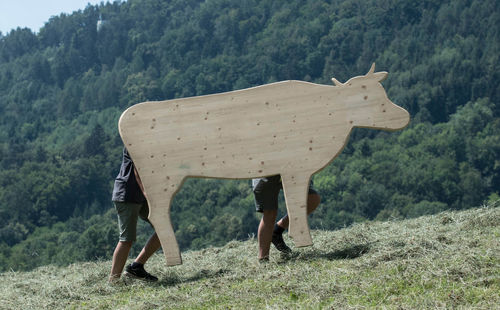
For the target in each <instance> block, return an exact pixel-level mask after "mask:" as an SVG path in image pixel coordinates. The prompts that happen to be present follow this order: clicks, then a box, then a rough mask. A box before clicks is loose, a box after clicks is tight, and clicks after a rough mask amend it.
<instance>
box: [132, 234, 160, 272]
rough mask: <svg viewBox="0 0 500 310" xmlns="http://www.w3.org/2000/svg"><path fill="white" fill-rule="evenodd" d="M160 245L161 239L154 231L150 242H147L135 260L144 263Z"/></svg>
mask: <svg viewBox="0 0 500 310" xmlns="http://www.w3.org/2000/svg"><path fill="white" fill-rule="evenodd" d="M160 247H161V244H160V239H159V238H158V235H157V234H156V233H154V234H153V235H151V237H150V238H149V240H148V242H146V245H145V246H144V247H143V248H142V250H141V253H139V255H138V256H137V258H136V259H135V262H136V263H140V264H143V265H144V264H145V263H146V262H147V261H148V259H149V258H150V257H151V255H153V254H154V253H155V252H156V251H158V249H159V248H160Z"/></svg>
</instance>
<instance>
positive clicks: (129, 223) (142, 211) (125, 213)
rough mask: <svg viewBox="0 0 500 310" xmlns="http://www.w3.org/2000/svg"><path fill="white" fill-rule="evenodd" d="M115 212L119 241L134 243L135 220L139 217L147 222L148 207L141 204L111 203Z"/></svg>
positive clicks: (135, 233) (145, 203)
mask: <svg viewBox="0 0 500 310" xmlns="http://www.w3.org/2000/svg"><path fill="white" fill-rule="evenodd" d="M113 203H114V205H115V209H116V212H118V228H119V229H120V239H119V240H120V241H132V242H133V241H135V239H136V235H137V219H138V218H139V217H141V219H143V220H144V221H146V222H148V223H150V222H149V220H148V215H149V207H148V203H147V202H146V201H145V202H143V203H133V202H119V201H113Z"/></svg>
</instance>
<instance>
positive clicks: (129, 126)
mask: <svg viewBox="0 0 500 310" xmlns="http://www.w3.org/2000/svg"><path fill="white" fill-rule="evenodd" d="M386 76H387V73H386V72H377V73H375V72H374V65H373V66H372V68H371V69H370V71H369V72H368V73H367V74H366V75H364V76H358V77H354V78H352V79H350V80H349V81H347V82H346V83H340V82H338V81H337V80H335V79H332V80H333V81H334V84H335V85H319V84H313V83H308V82H303V81H283V82H278V83H272V84H267V85H262V86H258V87H254V88H249V89H243V90H237V91H232V92H226V93H220V94H214V95H207V96H199V97H191V98H182V99H174V100H166V101H156V102H144V103H140V104H137V105H134V106H132V107H130V108H129V109H127V110H126V111H125V112H124V113H123V114H122V116H121V118H120V121H119V130H120V135H121V137H122V139H123V141H124V143H125V146H126V147H127V149H128V151H129V153H130V155H131V157H132V159H133V161H134V163H135V165H136V167H137V169H138V171H139V175H140V177H141V179H142V182H143V184H144V188H145V191H146V197H147V200H148V203H149V205H150V215H149V219H150V221H151V222H152V223H153V225H154V227H155V229H156V231H157V233H158V235H159V237H160V241H161V244H162V247H163V251H164V253H165V256H166V259H167V264H168V265H175V264H180V263H181V262H182V261H181V256H180V252H179V249H178V245H177V241H176V239H175V236H174V233H173V229H172V225H171V222H170V202H171V200H172V197H173V195H174V194H175V192H176V191H178V190H179V187H180V186H181V185H182V182H183V180H184V179H185V178H186V177H188V176H189V177H211V178H227V179H247V178H256V177H264V176H271V175H275V174H281V176H282V180H283V186H284V192H285V199H286V205H287V210H288V214H289V217H290V227H289V234H290V236H291V237H292V238H293V240H294V242H295V245H296V246H307V245H310V244H312V240H311V237H310V234H309V226H308V223H307V216H306V202H307V189H308V183H309V179H310V177H311V175H312V174H313V173H315V172H317V171H318V170H320V169H322V168H323V167H325V166H326V165H327V164H329V163H330V162H331V161H332V160H333V159H334V158H335V157H336V156H337V155H338V154H339V152H340V151H341V150H342V148H343V147H344V146H345V144H346V142H347V139H348V137H349V133H350V132H351V130H352V128H354V127H366V128H374V129H382V130H398V129H401V128H404V127H405V126H406V125H407V124H408V122H409V114H408V112H407V111H406V110H404V109H403V108H401V107H399V106H397V105H395V104H394V103H392V102H391V101H390V100H389V99H388V98H387V95H386V93H385V91H384V89H383V87H382V85H381V84H380V81H381V80H383V79H384V78H385V77H386Z"/></svg>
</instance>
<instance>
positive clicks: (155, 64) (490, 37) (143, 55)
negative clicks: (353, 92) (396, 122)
mask: <svg viewBox="0 0 500 310" xmlns="http://www.w3.org/2000/svg"><path fill="white" fill-rule="evenodd" d="M499 5H500V4H499V2H498V1H496V0H481V1H479V0H454V1H452V0H446V1H435V0H424V1H410V0H402V1H387V0H370V1H361V0H343V1H341V0H307V1H304V0H302V1H299V0H292V1H271V0H242V1H230V0H207V1H201V0H182V1H181V0H170V1H161V0H128V1H127V2H120V1H116V2H112V3H110V2H108V3H101V4H100V5H88V6H87V7H86V8H85V9H84V10H80V11H76V12H73V13H72V14H61V15H59V16H54V17H52V18H51V19H50V20H49V21H48V22H47V23H46V24H45V26H44V27H42V28H41V30H40V32H39V33H33V32H32V31H31V30H30V29H27V28H24V29H21V28H18V29H15V30H12V31H10V32H9V33H7V34H4V35H0V115H2V117H1V118H0V167H1V169H0V270H6V269H9V268H13V269H29V268H33V267H35V266H38V265H41V264H48V263H57V264H67V263H70V262H73V261H75V260H89V259H95V258H99V257H111V253H112V249H113V247H114V245H115V242H116V240H117V239H116V230H117V228H116V220H115V218H114V216H113V212H114V210H112V204H111V201H110V199H111V190H112V184H113V180H114V177H115V176H116V174H117V173H118V169H119V165H120V159H121V158H120V156H121V148H122V143H121V140H120V138H119V136H118V132H117V122H118V118H119V116H120V114H121V112H122V111H123V110H124V109H126V108H127V107H129V106H131V105H133V104H136V103H139V102H142V101H146V100H165V99H172V98H179V97H186V96H195V95H205V94H211V93H218V92H224V91H230V90H235V89H241V88H246V87H251V86H256V85H261V84H265V83H269V82H274V81H280V80H288V79H297V80H305V81H311V82H315V83H321V84H330V83H331V81H330V79H331V78H332V77H335V78H336V79H338V80H340V81H346V80H347V79H349V78H350V77H352V76H355V75H361V74H364V73H366V72H367V71H368V69H369V67H370V65H371V63H372V62H376V64H377V70H378V71H379V70H380V71H381V70H384V71H388V72H389V76H388V79H387V80H386V81H384V82H383V85H384V88H385V89H386V91H387V94H388V96H389V98H390V99H391V100H392V101H393V102H395V103H396V104H398V105H400V106H402V107H404V108H406V109H407V110H408V111H409V112H410V114H411V117H412V121H411V125H410V126H409V127H408V128H407V129H405V130H404V131H402V132H399V133H385V132H378V131H373V130H366V129H355V130H354V132H353V133H352V136H351V140H350V142H349V143H348V145H347V147H346V148H345V149H344V151H343V153H342V154H341V155H340V156H339V157H338V158H337V159H336V160H335V161H334V162H333V163H332V164H330V165H329V166H327V167H326V168H325V169H324V170H323V171H321V172H320V173H318V174H317V175H315V176H314V178H313V179H314V184H315V187H316V189H317V190H318V191H319V193H320V194H321V196H322V205H321V206H320V207H319V208H318V210H317V211H316V212H315V213H314V215H312V216H311V217H310V224H311V227H312V228H322V229H337V228H340V227H343V226H345V225H349V224H351V223H353V222H358V221H364V220H373V219H377V220H385V219H391V218H403V217H416V216H419V215H423V214H433V213H436V212H440V211H442V210H445V209H465V208H470V207H476V206H478V205H481V204H482V203H484V202H485V201H488V200H491V199H498V188H500V175H499V172H500V161H499V158H500V120H499V113H500V108H499V107H500V83H499V81H500V62H499V58H500V32H499V31H498V25H499V24H500V8H499ZM100 16H101V17H102V20H101V22H100V24H99V27H97V23H98V21H99V17H100ZM280 205H281V207H280V208H281V211H282V212H283V211H284V208H283V200H282V199H281V200H280ZM172 219H173V221H174V226H175V230H176V235H177V238H178V241H179V243H180V246H181V248H182V249H198V248H202V247H206V246H210V245H221V244H223V243H225V242H227V241H228V240H231V239H243V238H247V237H248V236H249V235H250V236H251V235H252V234H255V232H256V229H257V223H258V220H259V217H258V215H257V214H255V212H254V207H253V196H252V192H251V187H250V182H249V181H234V180H213V179H189V180H188V181H187V182H186V183H185V184H184V186H183V187H182V189H181V190H180V192H178V194H177V195H176V197H175V199H174V202H173V207H172ZM141 229H142V230H143V231H148V230H150V228H148V227H147V226H146V225H144V226H141ZM136 250H138V249H136Z"/></svg>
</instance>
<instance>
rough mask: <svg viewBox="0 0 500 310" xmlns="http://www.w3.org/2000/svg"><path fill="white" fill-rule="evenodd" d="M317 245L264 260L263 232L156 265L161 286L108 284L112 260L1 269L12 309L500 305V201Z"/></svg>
mask: <svg viewBox="0 0 500 310" xmlns="http://www.w3.org/2000/svg"><path fill="white" fill-rule="evenodd" d="M312 233H313V240H314V246H312V247H308V248H303V249H296V250H295V252H296V254H295V255H294V256H293V257H290V258H283V257H279V255H278V253H277V252H276V251H273V252H272V253H271V255H272V257H273V258H272V259H271V261H270V262H269V263H267V264H259V263H258V262H257V260H256V250H257V249H256V247H257V244H256V240H255V239H251V240H248V241H245V242H236V241H233V242H230V243H228V244H227V245H225V246H224V247H221V248H209V249H205V250H201V251H190V252H186V253H183V259H184V264H183V265H180V266H176V267H170V268H167V267H165V265H164V263H165V261H164V258H163V256H162V255H161V254H157V255H155V256H154V257H153V258H152V260H151V261H150V262H149V263H148V269H149V270H150V271H151V272H152V273H154V274H156V275H158V276H159V278H160V281H159V283H156V284H150V283H143V282H140V281H132V280H130V279H123V280H121V281H120V282H119V283H117V284H115V285H110V284H108V283H107V281H106V280H107V275H108V272H109V267H110V262H109V261H100V262H92V263H83V264H74V265H71V266H69V267H65V268H59V267H54V266H46V267H40V268H38V269H35V270H34V271H31V272H6V273H3V274H1V275H0V291H1V292H2V294H1V297H0V300H1V303H0V308H2V309H3V308H5V309H42V308H45V309H75V308H76V309H79V308H85V309H158V308H166V309H168V308H175V309H179V308H181V309H193V308H195V309H196V308H209V309H210V308H217V309H218V308H223V309H228V308H236V309H251V308H254V309H262V308H268V309H283V308H308V309H311V308H312V309H320V308H332V309H346V308H347V309H351V308H352V309H363V308H384V309H385V308H387V309H431V308H439V309H452V308H453V309H499V306H498V305H500V295H499V292H500V207H499V206H498V202H497V205H496V206H490V207H484V208H480V209H472V210H468V211H462V212H444V213H440V214H438V215H434V216H425V217H420V218H417V219H412V220H402V221H389V222H368V223H363V224H357V225H354V226H352V227H349V228H346V229H341V230H337V231H313V232H312Z"/></svg>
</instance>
